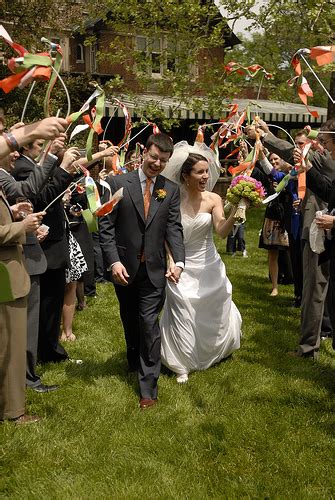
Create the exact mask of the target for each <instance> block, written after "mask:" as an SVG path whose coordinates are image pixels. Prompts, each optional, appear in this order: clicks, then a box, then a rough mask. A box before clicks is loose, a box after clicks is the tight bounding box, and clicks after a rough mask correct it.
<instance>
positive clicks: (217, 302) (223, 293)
mask: <svg viewBox="0 0 335 500" xmlns="http://www.w3.org/2000/svg"><path fill="white" fill-rule="evenodd" d="M219 172H220V170H219V165H218V162H217V160H216V157H215V155H214V153H213V152H212V150H211V149H210V148H208V147H207V146H206V145H205V144H203V143H196V145H195V146H190V145H189V144H188V143H187V142H186V141H182V142H179V143H178V144H176V145H175V148H174V153H173V155H172V157H171V159H170V160H169V163H168V165H167V166H166V168H165V169H164V171H163V173H162V175H164V176H165V177H167V178H168V179H170V180H172V181H174V182H176V183H178V184H179V185H180V186H181V205H180V206H181V214H182V224H183V231H184V244H185V252H186V260H185V269H184V272H183V273H182V275H181V278H180V280H179V283H178V284H177V285H176V284H173V283H170V282H169V281H168V282H167V288H166V301H165V305H164V309H163V313H162V317H161V320H160V328H161V336H162V348H161V352H162V362H163V363H164V365H166V366H167V367H168V368H170V370H172V371H173V372H175V373H176V375H177V382H179V383H184V382H187V380H188V374H189V373H190V372H191V371H195V370H205V369H206V368H208V367H210V366H211V365H213V364H214V363H217V362H218V361H220V360H221V359H223V358H226V357H227V356H229V355H230V354H231V353H232V352H233V351H235V350H236V349H239V347H240V337H241V323H242V320H241V315H240V313H239V311H238V309H237V307H236V306H235V304H234V302H233V301H232V286H231V283H230V281H229V280H228V278H227V276H226V270H225V265H224V263H223V262H222V260H221V258H220V256H219V254H218V252H217V250H216V247H215V245H214V241H213V234H212V232H213V227H214V229H215V231H216V232H217V233H218V234H219V236H221V237H222V238H225V237H226V236H227V235H228V234H229V232H230V231H231V229H232V227H233V224H234V218H233V216H234V213H235V210H236V209H235V210H234V211H233V212H232V213H231V214H230V216H229V217H228V219H227V220H226V219H225V218H224V215H223V207H222V200H221V197H220V196H219V195H217V194H215V193H212V192H211V189H213V187H214V185H215V183H216V181H217V179H218V177H219ZM206 188H207V189H208V190H206ZM171 265H173V263H170V266H171Z"/></svg>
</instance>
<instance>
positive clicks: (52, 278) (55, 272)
mask: <svg viewBox="0 0 335 500" xmlns="http://www.w3.org/2000/svg"><path fill="white" fill-rule="evenodd" d="M41 146H42V143H41V141H34V143H32V144H31V145H27V146H25V148H24V150H23V151H24V154H23V155H21V156H20V158H19V159H18V160H17V161H16V163H15V169H14V170H13V176H14V177H15V179H16V180H18V181H24V180H26V179H27V177H29V176H30V175H31V174H32V172H33V171H34V170H35V169H36V168H39V167H37V166H36V162H35V161H34V158H35V157H36V156H38V154H39V153H40V150H41ZM78 157H79V152H78V151H77V150H76V149H75V148H70V150H68V151H67V152H66V153H65V154H64V158H63V162H62V165H61V167H56V168H55V170H54V172H53V176H52V177H51V178H50V179H49V182H48V183H47V184H46V185H45V187H44V188H43V189H42V190H40V192H39V193H38V195H37V196H34V197H32V198H31V201H32V203H33V205H34V207H35V209H37V210H40V209H41V210H43V209H44V208H45V207H46V206H47V205H48V204H49V203H50V202H51V201H53V200H54V199H55V198H56V197H57V196H58V195H59V194H61V193H62V192H63V191H64V190H65V189H66V188H67V187H68V186H69V184H70V183H71V182H72V180H73V173H75V169H73V168H72V162H73V161H74V159H77V158H78ZM43 168H44V166H43ZM43 222H44V223H45V225H47V226H48V227H49V233H48V235H47V237H46V238H45V240H44V241H43V242H42V243H41V247H42V250H43V252H44V255H45V257H46V263H47V267H46V270H45V272H44V273H43V274H41V275H40V279H39V281H40V309H39V315H38V314H37V313H36V314H35V320H34V325H35V326H36V320H37V319H38V316H39V327H38V357H39V359H40V361H41V362H44V363H46V362H49V361H54V362H57V361H63V360H66V359H68V354H67V352H66V351H65V349H64V348H63V346H62V345H61V344H60V343H59V340H58V337H59V330H60V322H61V315H62V307H63V300H64V289H65V269H66V268H67V267H69V250H68V242H67V237H66V221H65V215H64V210H63V206H62V201H61V199H59V200H58V201H56V202H55V203H54V204H53V205H52V206H51V207H50V208H49V209H48V211H47V214H46V216H45V218H44V221H43ZM35 382H36V381H35ZM33 385H34V383H33ZM33 388H34V387H33ZM44 389H45V387H43V386H42V387H40V386H39V384H37V390H38V391H39V392H47V391H48V390H49V389H50V388H49V389H48V388H47V391H45V390H44ZM54 389H55V386H52V387H51V390H54ZM35 390H36V388H35Z"/></svg>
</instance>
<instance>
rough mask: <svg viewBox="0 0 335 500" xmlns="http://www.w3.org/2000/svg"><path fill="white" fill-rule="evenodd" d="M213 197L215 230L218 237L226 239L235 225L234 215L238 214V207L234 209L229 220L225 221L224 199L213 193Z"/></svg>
mask: <svg viewBox="0 0 335 500" xmlns="http://www.w3.org/2000/svg"><path fill="white" fill-rule="evenodd" d="M211 196H212V200H213V202H214V206H213V210H212V218H213V225H214V229H215V231H216V232H217V233H218V235H219V236H221V238H226V237H227V236H228V234H229V233H230V231H231V230H232V228H233V225H234V215H235V212H236V207H233V208H232V210H231V212H230V214H229V217H228V219H225V216H224V212H223V202H222V198H221V197H220V196H219V195H218V194H216V193H211Z"/></svg>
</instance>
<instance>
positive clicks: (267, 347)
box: [0, 210, 335, 499]
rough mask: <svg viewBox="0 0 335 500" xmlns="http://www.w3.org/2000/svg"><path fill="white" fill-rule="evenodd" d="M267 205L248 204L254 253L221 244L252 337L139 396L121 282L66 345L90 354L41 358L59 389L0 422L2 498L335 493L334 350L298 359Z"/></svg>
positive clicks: (101, 291)
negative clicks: (265, 236) (276, 281)
mask: <svg viewBox="0 0 335 500" xmlns="http://www.w3.org/2000/svg"><path fill="white" fill-rule="evenodd" d="M261 220H262V212H260V211H256V210H254V211H250V213H249V217H248V226H247V232H246V240H247V248H248V254H249V258H247V259H243V258H242V257H240V256H236V257H231V256H227V255H225V254H224V251H225V242H222V241H218V247H219V249H220V251H221V253H222V256H223V260H224V262H225V263H226V267H227V272H228V276H229V278H230V280H231V281H232V283H233V296H234V300H235V302H236V304H237V306H238V307H239V309H240V311H241V314H242V317H243V334H244V337H243V342H242V347H241V349H240V351H238V352H237V353H235V354H234V355H233V357H232V358H230V359H229V360H227V361H225V362H223V363H221V364H219V365H217V366H215V367H213V368H211V369H209V370H207V371H206V372H198V373H194V374H192V375H191V376H190V379H189V382H188V384H187V385H183V386H178V385H177V384H176V382H175V379H174V377H173V376H171V375H170V374H168V373H167V372H164V374H162V376H161V378H160V384H159V387H160V393H159V398H160V399H159V404H158V405H157V406H156V407H155V408H152V409H150V410H146V411H140V410H139V408H138V393H137V383H136V379H135V378H134V377H133V376H128V375H127V371H126V361H125V349H124V340H123V334H122V328H121V324H120V321H119V317H118V307H117V302H116V299H115V295H114V291H113V287H112V285H100V286H99V288H98V297H97V298H96V299H93V300H91V302H90V303H89V307H88V308H87V309H86V310H85V311H83V312H80V313H78V314H77V316H76V319H75V333H76V334H77V337H78V340H77V341H76V342H75V343H73V344H68V345H67V347H68V350H69V352H70V354H71V356H72V357H73V358H80V359H82V360H83V364H82V365H74V364H71V363H68V362H67V363H64V364H60V365H49V366H46V367H43V368H40V370H39V371H40V372H41V373H42V374H43V380H44V382H45V383H57V384H60V385H61V389H60V390H59V391H57V392H54V393H50V394H46V395H41V394H35V393H32V392H30V391H29V392H28V393H27V406H28V410H29V412H30V413H37V414H38V415H40V416H43V417H44V418H43V420H42V421H41V422H40V423H38V424H36V425H32V426H27V427H22V428H15V427H14V425H13V424H10V423H6V424H3V425H1V426H0V439H1V466H2V470H1V479H0V496H1V498H17V499H42V498H47V499H64V498H84V499H91V498H92V499H100V498H152V499H154V498H163V499H168V498H185V499H186V498H188V499H193V498H195V499H198V498H199V499H200V498H207V497H213V498H219V497H220V498H239V497H250V498H313V499H315V498H332V497H334V496H335V481H334V470H335V466H334V465H335V464H334V457H335V447H334V431H335V425H334V381H335V353H334V351H333V350H332V348H331V344H330V342H329V341H326V342H324V343H323V344H322V349H321V356H320V360H319V361H318V362H313V361H311V360H305V359H301V360H297V359H291V358H289V357H288V356H287V355H286V352H287V351H288V350H290V349H293V348H295V347H296V341H297V337H298V334H299V310H297V309H294V308H293V307H292V300H293V292H292V287H291V286H287V285H286V286H280V295H279V296H278V297H277V298H271V297H269V292H270V290H271V288H270V283H269V280H268V271H267V261H266V258H267V256H266V251H265V250H259V249H258V230H259V228H260V226H261Z"/></svg>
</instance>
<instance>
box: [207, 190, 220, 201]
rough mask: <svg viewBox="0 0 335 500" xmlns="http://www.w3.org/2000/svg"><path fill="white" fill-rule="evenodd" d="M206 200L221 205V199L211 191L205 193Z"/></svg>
mask: <svg viewBox="0 0 335 500" xmlns="http://www.w3.org/2000/svg"><path fill="white" fill-rule="evenodd" d="M206 195H207V199H208V200H209V201H211V202H212V203H214V204H216V203H218V202H220V203H221V201H222V198H221V196H220V195H218V194H217V193H213V192H212V191H206Z"/></svg>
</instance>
